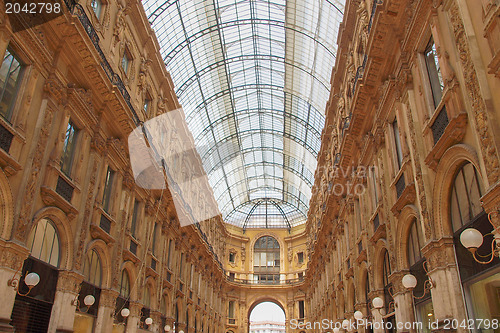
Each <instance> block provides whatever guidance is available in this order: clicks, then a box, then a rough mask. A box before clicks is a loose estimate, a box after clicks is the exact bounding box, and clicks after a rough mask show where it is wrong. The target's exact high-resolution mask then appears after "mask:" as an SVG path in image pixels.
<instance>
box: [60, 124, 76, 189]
mask: <svg viewBox="0 0 500 333" xmlns="http://www.w3.org/2000/svg"><path fill="white" fill-rule="evenodd" d="M70 128H72V129H73V136H72V140H71V143H70V144H71V152H70V155H69V156H67V155H66V152H67V148H68V144H67V142H68V141H67V139H68V130H69V129H70ZM79 133H80V128H79V127H78V126H76V125H75V123H74V122H73V121H72V119H71V118H70V119H69V120H68V124H67V125H66V131H65V136H64V141H63V149H62V152H61V159H60V163H59V164H60V170H61V172H62V173H63V174H64V175H66V176H67V177H68V178H69V179H71V174H72V171H73V164H74V163H73V162H74V160H75V156H76V150H77V143H78V141H79V137H80V135H79ZM66 156H67V157H66ZM65 161H69V162H67V163H68V164H65V163H66V162H65ZM65 165H68V167H67V170H65Z"/></svg>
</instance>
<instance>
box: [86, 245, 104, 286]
mask: <svg viewBox="0 0 500 333" xmlns="http://www.w3.org/2000/svg"><path fill="white" fill-rule="evenodd" d="M83 276H84V277H85V281H87V282H88V283H90V284H93V285H94V286H96V287H101V281H102V265H101V259H100V258H99V255H98V254H97V251H96V250H94V249H92V250H90V251H88V252H87V256H86V257H85V262H84V263H83Z"/></svg>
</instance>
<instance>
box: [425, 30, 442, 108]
mask: <svg viewBox="0 0 500 333" xmlns="http://www.w3.org/2000/svg"><path fill="white" fill-rule="evenodd" d="M424 56H425V63H426V65H427V75H428V76H429V81H430V84H431V91H432V98H433V102H434V107H437V106H438V105H439V102H441V98H442V96H443V87H444V84H443V77H442V75H441V68H440V67H439V61H438V57H437V51H436V45H435V44H434V40H433V39H432V37H431V39H430V40H429V44H427V47H426V49H425V52H424Z"/></svg>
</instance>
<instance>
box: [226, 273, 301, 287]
mask: <svg viewBox="0 0 500 333" xmlns="http://www.w3.org/2000/svg"><path fill="white" fill-rule="evenodd" d="M226 278H227V281H229V282H232V283H239V284H247V285H294V284H299V283H302V282H304V277H301V278H295V279H285V280H272V281H264V280H251V279H240V278H234V277H233V278H229V276H227V275H226Z"/></svg>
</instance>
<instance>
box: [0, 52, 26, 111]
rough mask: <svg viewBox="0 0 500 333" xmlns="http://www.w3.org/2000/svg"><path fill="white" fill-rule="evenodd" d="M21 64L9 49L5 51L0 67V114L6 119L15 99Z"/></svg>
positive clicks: (21, 68)
mask: <svg viewBox="0 0 500 333" xmlns="http://www.w3.org/2000/svg"><path fill="white" fill-rule="evenodd" d="M22 70H23V65H22V63H21V61H19V60H18V58H17V57H16V55H15V54H14V53H13V52H12V51H11V50H10V49H9V48H7V50H6V51H5V56H4V58H3V62H2V67H0V89H1V91H0V114H1V115H2V117H4V118H5V119H6V120H10V118H11V116H12V108H13V106H14V103H15V101H16V96H17V91H18V89H19V82H20V81H21V80H20V79H21V74H22Z"/></svg>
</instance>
